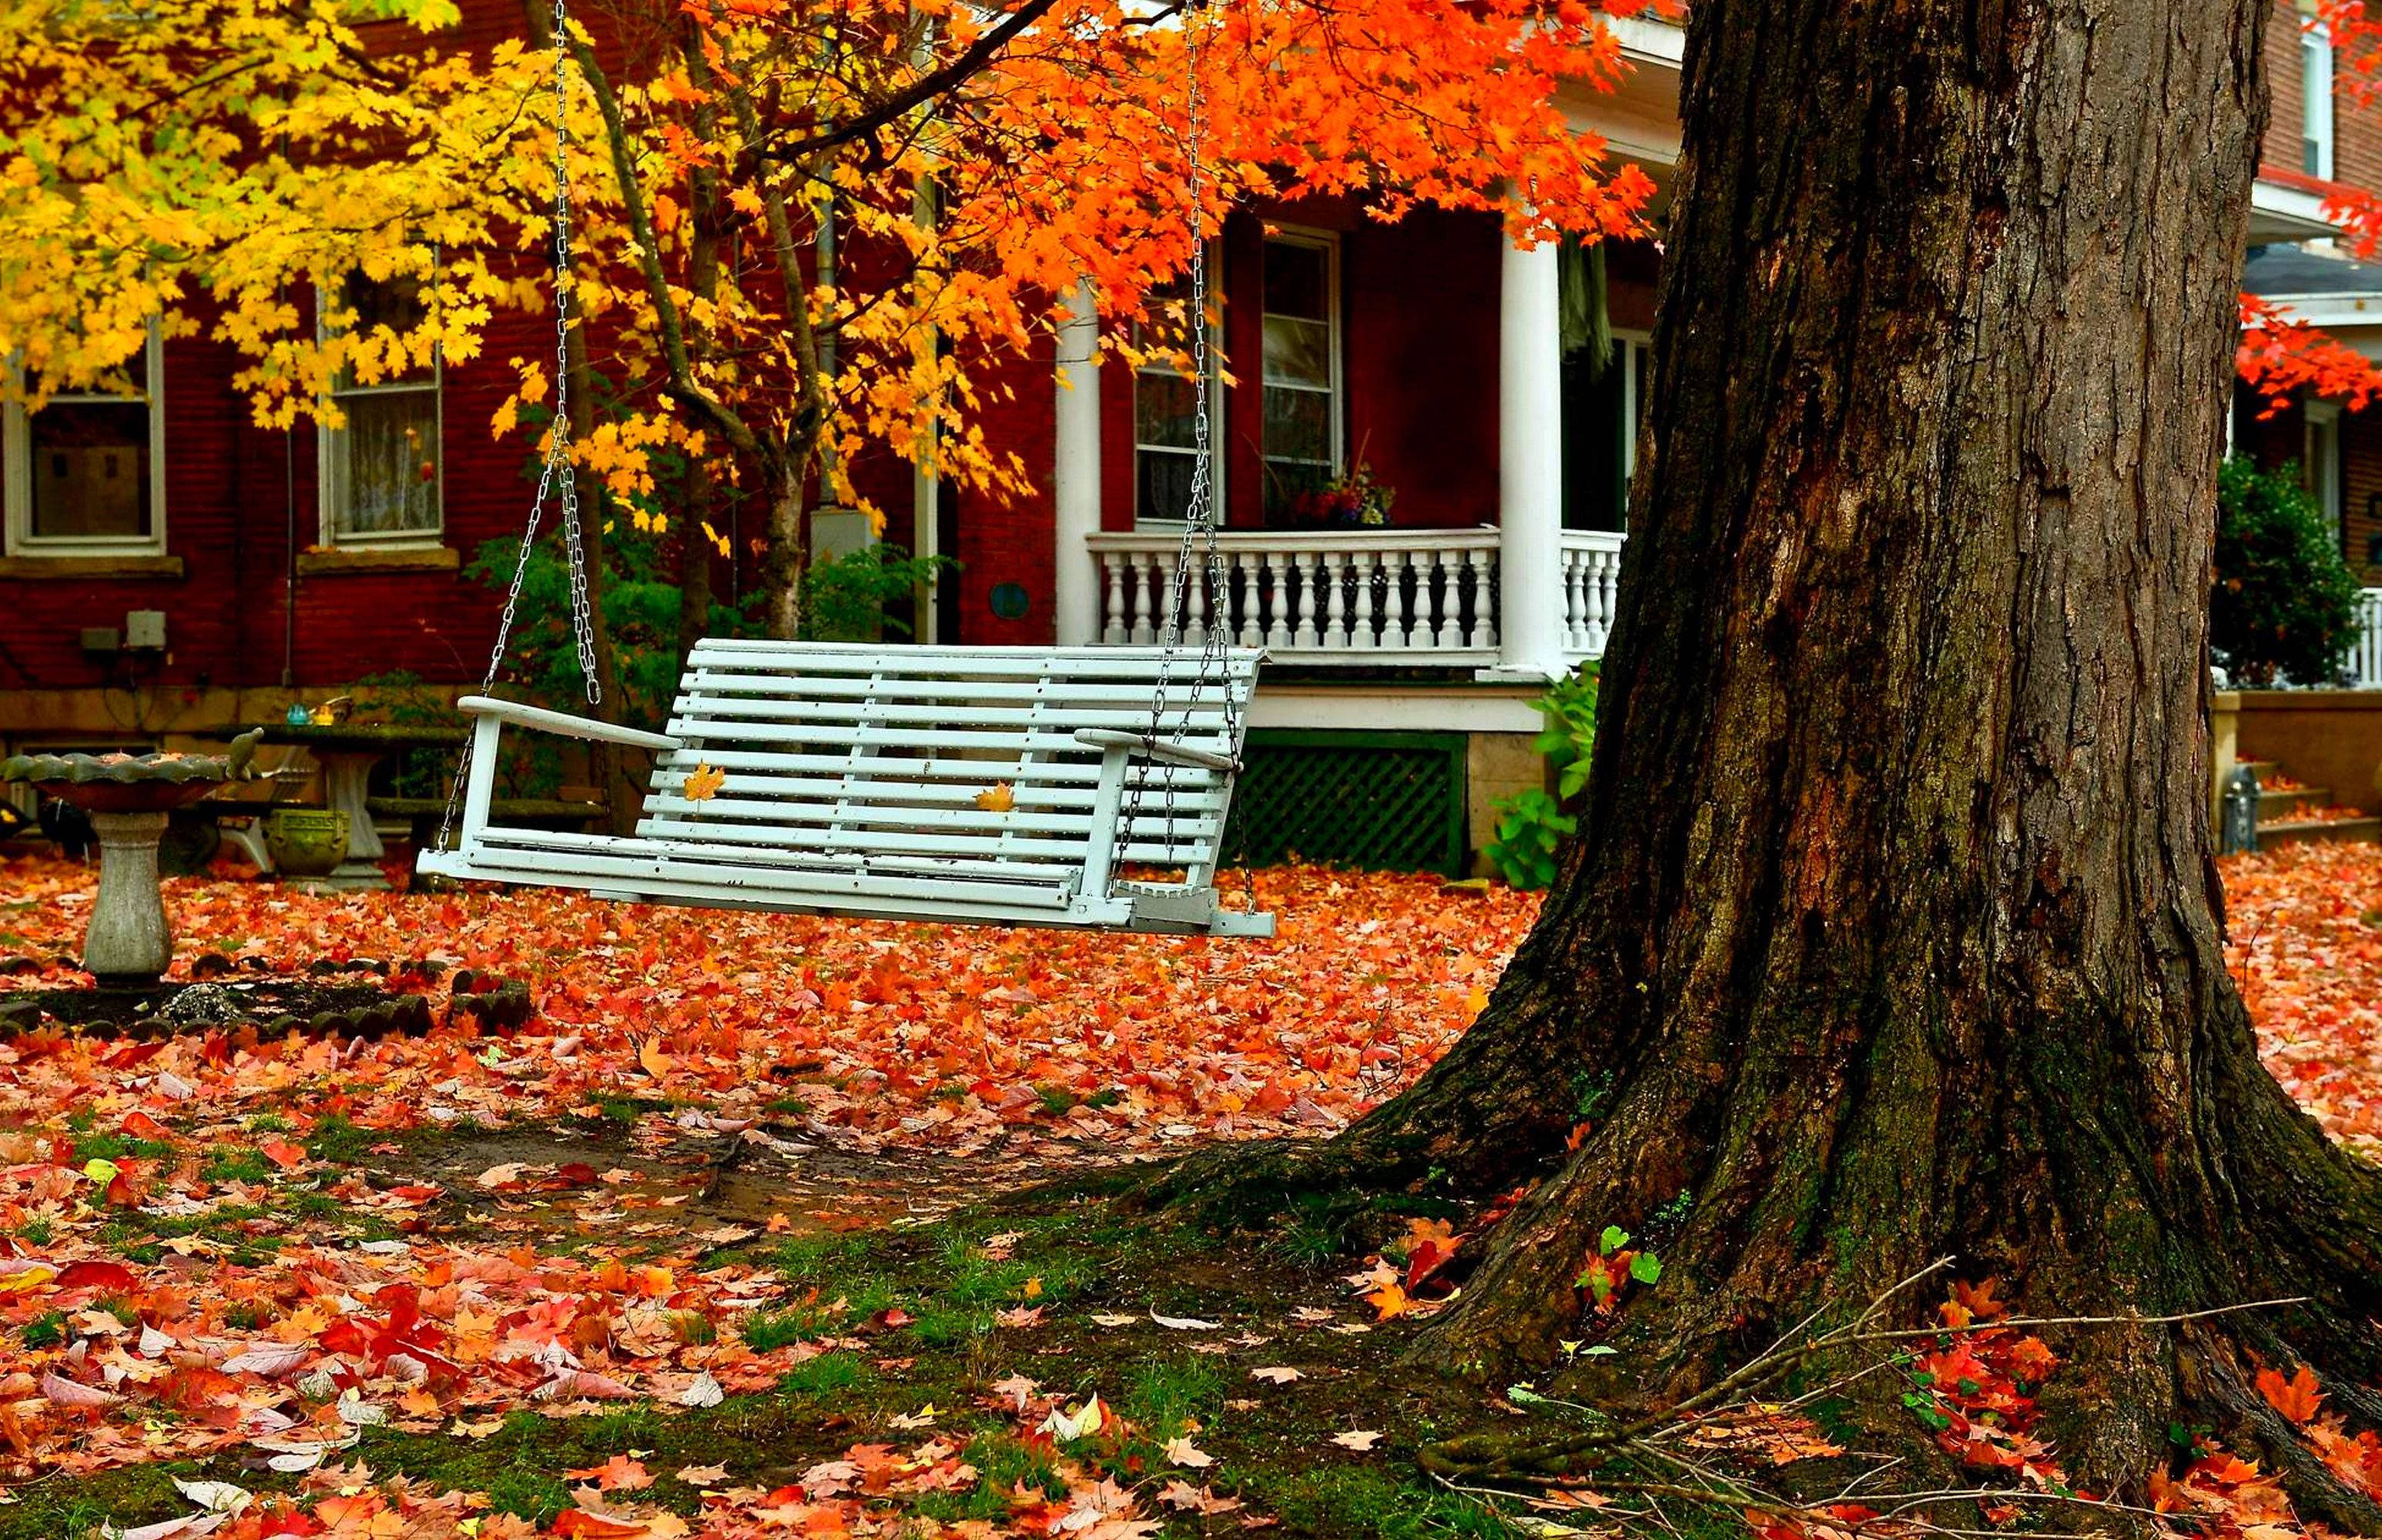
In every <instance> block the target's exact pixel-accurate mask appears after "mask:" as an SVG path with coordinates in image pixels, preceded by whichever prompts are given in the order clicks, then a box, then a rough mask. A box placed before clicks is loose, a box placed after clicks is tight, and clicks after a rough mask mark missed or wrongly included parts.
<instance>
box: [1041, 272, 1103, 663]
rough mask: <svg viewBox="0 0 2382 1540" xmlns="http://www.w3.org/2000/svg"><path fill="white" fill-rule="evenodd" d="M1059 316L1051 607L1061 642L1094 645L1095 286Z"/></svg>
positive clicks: (1071, 299) (1081, 291) (1077, 292)
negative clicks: (1090, 541)
mask: <svg viewBox="0 0 2382 1540" xmlns="http://www.w3.org/2000/svg"><path fill="white" fill-rule="evenodd" d="M1060 315H1061V320H1060V323H1059V349H1058V351H1059V367H1058V404H1057V422H1056V433H1055V434H1054V436H1055V438H1056V440H1057V446H1058V456H1057V459H1058V465H1057V468H1056V470H1055V471H1054V472H1053V474H1052V477H1051V503H1052V505H1053V512H1054V515H1055V517H1054V518H1053V519H1052V526H1053V538H1054V539H1055V540H1056V541H1057V543H1058V550H1057V552H1056V556H1057V564H1056V568H1055V570H1056V572H1057V578H1056V581H1054V583H1053V584H1052V589H1051V595H1050V609H1051V615H1052V617H1053V620H1054V622H1055V624H1056V629H1057V632H1058V642H1059V645H1060V646H1062V647H1088V646H1090V645H1091V644H1092V643H1094V642H1098V641H1099V639H1100V569H1099V564H1098V563H1097V562H1095V561H1094V560H1093V559H1092V553H1091V547H1090V545H1089V544H1088V541H1089V538H1090V537H1091V536H1092V535H1094V534H1097V533H1099V528H1100V365H1099V341H1100V318H1099V311H1098V310H1097V309H1096V308H1095V304H1094V301H1093V298H1092V288H1091V286H1090V285H1089V284H1083V285H1079V286H1078V287H1076V288H1075V289H1074V292H1073V293H1071V294H1069V295H1068V296H1067V298H1066V300H1065V302H1064V304H1063V305H1062V308H1061V311H1060Z"/></svg>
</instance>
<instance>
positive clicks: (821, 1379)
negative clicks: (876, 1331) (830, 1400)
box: [778, 1351, 877, 1397]
mask: <svg viewBox="0 0 2382 1540" xmlns="http://www.w3.org/2000/svg"><path fill="white" fill-rule="evenodd" d="M876 1379H877V1371H876V1370H874V1369H871V1368H870V1367H869V1366H868V1365H867V1364H866V1363H862V1362H861V1361H860V1356H859V1355H858V1354H857V1353H849V1352H842V1351H836V1352H831V1353H821V1354H819V1355H818V1356H817V1358H806V1359H804V1360H803V1361H802V1362H801V1363H797V1364H795V1365H794V1366H793V1367H792V1368H791V1369H789V1370H787V1371H786V1373H785V1375H784V1377H783V1378H781V1379H780V1380H779V1381H778V1389H779V1392H780V1394H783V1395H788V1396H810V1397H821V1396H837V1395H841V1394H843V1393H845V1392H847V1391H852V1390H857V1389H860V1388H861V1387H863V1386H866V1385H871V1384H874V1383H875V1382H876Z"/></svg>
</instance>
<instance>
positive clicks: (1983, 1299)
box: [1952, 1278, 2009, 1321]
mask: <svg viewBox="0 0 2382 1540" xmlns="http://www.w3.org/2000/svg"><path fill="white" fill-rule="evenodd" d="M1996 1287H1997V1285H1996V1284H1995V1280H1994V1279H1992V1278H1987V1279H1986V1280H1985V1281H1984V1282H1983V1283H1980V1284H1975V1285H1971V1284H1966V1283H1961V1282H1959V1281H1958V1280H1955V1281H1954V1282H1953V1284H1952V1298H1953V1299H1955V1300H1957V1301H1958V1302H1959V1304H1960V1306H1961V1308H1962V1309H1964V1310H1966V1311H1967V1312H1968V1313H1969V1314H1971V1315H1972V1316H1974V1317H1975V1318H1976V1319H1978V1320H1980V1321H1990V1320H1992V1319H1993V1318H1994V1317H1995V1316H1996V1315H2000V1314H2006V1313H2007V1312H2008V1309H2009V1306H2008V1305H2006V1304H2004V1303H2003V1302H2001V1301H1999V1300H1997V1299H1995V1298H1994V1289H1995V1288H1996Z"/></svg>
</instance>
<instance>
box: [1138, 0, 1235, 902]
mask: <svg viewBox="0 0 2382 1540" xmlns="http://www.w3.org/2000/svg"><path fill="white" fill-rule="evenodd" d="M1199 44H1200V38H1199V10H1198V5H1197V0H1192V3H1191V5H1190V6H1189V7H1188V8H1186V9H1185V12H1184V18H1183V57H1184V73H1185V84H1184V100H1185V133H1184V158H1185V161H1186V162H1187V163H1188V168H1189V176H1188V177H1187V180H1188V183H1189V189H1190V210H1189V223H1190V228H1191V302H1190V307H1189V311H1190V323H1191V402H1192V413H1193V422H1192V430H1191V432H1192V441H1191V442H1192V449H1193V453H1192V458H1191V495H1190V498H1189V501H1188V503H1187V505H1186V506H1185V508H1184V519H1183V539H1182V543H1181V544H1180V545H1179V546H1178V547H1177V548H1176V550H1175V554H1174V575H1173V583H1172V584H1171V586H1170V589H1169V592H1168V593H1167V595H1166V625H1165V629H1164V632H1163V635H1162V636H1161V638H1160V653H1159V659H1158V684H1157V688H1156V690H1155V691H1153V692H1152V694H1151V698H1150V706H1149V732H1148V741H1149V742H1151V743H1153V744H1154V743H1157V742H1159V741H1160V739H1162V737H1163V736H1164V735H1165V722H1166V712H1167V694H1168V691H1169V690H1170V688H1171V687H1172V683H1173V667H1174V658H1175V655H1176V654H1178V653H1180V652H1181V651H1182V650H1183V644H1184V639H1185V636H1186V635H1187V634H1188V633H1189V629H1190V626H1191V624H1192V618H1193V617H1192V614H1191V590H1192V587H1193V584H1192V582H1191V581H1190V580H1191V575H1192V572H1193V570H1194V568H1193V566H1192V558H1193V555H1194V552H1195V551H1196V550H1197V548H1198V547H1199V546H1200V545H1201V544H1203V543H1204V544H1205V547H1206V550H1205V553H1204V555H1205V560H1204V561H1203V562H1202V564H1201V568H1200V569H1201V570H1202V571H1203V572H1204V575H1205V579H1206V581H1205V582H1204V583H1203V584H1202V585H1200V600H1201V604H1202V607H1203V608H1204V610H1205V612H1206V613H1205V615H1204V616H1203V617H1201V618H1200V621H1199V623H1200V626H1201V632H1200V648H1199V667H1198V672H1197V674H1195V675H1194V676H1193V678H1192V680H1191V694H1190V697H1189V699H1187V700H1185V702H1184V703H1183V706H1182V715H1181V717H1180V718H1179V720H1178V721H1177V722H1176V724H1175V735H1176V736H1177V737H1187V736H1188V735H1189V733H1190V730H1191V721H1192V717H1193V715H1194V714H1195V713H1196V712H1197V710H1198V706H1199V701H1200V697H1201V696H1202V695H1203V694H1204V693H1205V692H1206V691H1207V688H1208V686H1209V683H1210V682H1211V681H1221V685H1222V695H1223V710H1224V741H1225V743H1226V745H1227V746H1228V747H1230V746H1232V745H1234V744H1237V743H1238V742H1239V741H1240V737H1241V734H1240V701H1239V698H1238V695H1237V693H1236V691H1235V690H1234V681H1233V678H1232V638H1231V636H1229V635H1228V634H1227V633H1226V629H1225V624H1224V622H1225V620H1226V617H1228V616H1229V615H1230V613H1231V610H1232V605H1231V604H1230V603H1229V599H1230V595H1229V594H1228V593H1226V592H1225V586H1224V585H1225V584H1226V582H1227V581H1230V580H1229V579H1228V578H1227V576H1226V574H1225V571H1224V558H1223V553H1222V550H1221V548H1220V547H1219V546H1218V544H1217V538H1216V527H1217V523H1218V518H1217V511H1216V489H1215V446H1214V445H1213V444H1212V443H1211V442H1210V431H1211V425H1210V422H1209V415H1210V408H1211V401H1210V397H1209V392H1210V391H1211V389H1212V388H1213V385H1214V378H1213V375H1214V365H1213V361H1212V360H1211V358H1210V357H1209V335H1208V241H1207V235H1206V227H1205V226H1206V215H1207V196H1206V194H1207V186H1206V180H1205V177H1203V175H1202V172H1201V167H1200V157H1201V155H1202V153H1204V151H1205V148H1206V140H1207V114H1206V108H1207V103H1206V100H1205V98H1204V96H1203V94H1202V92H1201V86H1200V78H1199ZM1182 770H1183V767H1182V766H1181V765H1177V764H1160V762H1159V761H1157V760H1155V759H1152V760H1150V761H1148V770H1147V772H1146V773H1145V774H1144V776H1142V777H1140V778H1139V779H1136V780H1135V781H1133V782H1132V783H1131V784H1130V785H1129V786H1128V787H1127V788H1126V795H1125V798H1124V801H1123V809H1122V814H1121V816H1122V819H1123V823H1122V825H1121V827H1120V829H1119V836H1120V837H1119V840H1118V844H1119V846H1120V847H1123V846H1125V845H1129V844H1131V843H1132V838H1133V829H1134V825H1135V824H1136V823H1137V822H1138V821H1139V820H1140V818H1141V816H1142V812H1143V806H1144V798H1145V794H1146V791H1147V788H1148V778H1149V776H1150V775H1156V776H1160V777H1162V779H1161V782H1160V784H1161V785H1162V787H1163V788H1164V802H1163V806H1162V812H1161V814H1160V816H1161V817H1162V818H1163V819H1164V821H1165V829H1166V838H1165V843H1166V844H1167V845H1168V846H1169V847H1170V848H1171V847H1172V846H1173V843H1174V824H1175V790H1176V781H1177V779H1178V777H1179V776H1180V775H1181V774H1182ZM1217 843H1218V855H1219V856H1220V857H1221V856H1222V834H1221V832H1220V833H1219V835H1218V841H1217ZM1119 865H1122V862H1120V863H1119ZM1112 870H1113V868H1112ZM1243 871H1244V874H1245V876H1246V881H1247V884H1248V897H1249V907H1250V908H1251V909H1252V910H1254V909H1255V908H1256V907H1257V888H1256V878H1255V876H1254V875H1253V874H1247V870H1246V862H1245V863H1244V865H1243ZM1112 880H1113V879H1112Z"/></svg>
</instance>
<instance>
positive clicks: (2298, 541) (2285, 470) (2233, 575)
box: [2208, 455, 2358, 686]
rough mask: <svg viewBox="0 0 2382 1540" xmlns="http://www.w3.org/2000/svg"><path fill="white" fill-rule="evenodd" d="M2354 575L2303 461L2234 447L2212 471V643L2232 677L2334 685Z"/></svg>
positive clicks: (2348, 627)
mask: <svg viewBox="0 0 2382 1540" xmlns="http://www.w3.org/2000/svg"><path fill="white" fill-rule="evenodd" d="M2357 604H2358V583H2357V579H2356V577H2355V576H2354V575H2353V574H2351V571H2350V570H2349V566H2348V564H2347V563H2346V562H2344V561H2342V560H2341V558H2340V551H2339V544H2338V541H2337V539H2336V537H2335V535H2334V532H2333V531H2332V529H2331V527H2330V526H2329V525H2327V523H2326V522H2325V519H2324V514H2323V512H2322V510H2320V509H2319V508H2318V507H2316V503H2315V499H2314V497H2311V496H2310V495H2308V494H2307V492H2306V490H2305V489H2304V488H2302V486H2301V485H2300V478H2299V468H2298V467H2297V466H2295V465H2285V466H2282V467H2280V468H2278V469H2276V470H2273V471H2262V470H2260V469H2259V468H2258V467H2257V466H2256V465H2255V464H2253V462H2252V461H2251V460H2250V459H2249V458H2246V457H2244V456H2240V455H2236V456H2234V457H2233V458H2229V459H2228V460H2227V461H2226V462H2225V463H2224V464H2223V465H2222V466H2220V467H2218V469H2217V472H2216V586H2215V588H2214V589H2213V590H2212V592H2211V593H2210V594H2209V603H2208V643H2209V647H2210V649H2211V651H2212V652H2213V653H2214V654H2216V661H2217V662H2218V663H2220V664H2222V665H2223V666H2224V667H2225V670H2226V673H2227V675H2228V676H2229V678H2230V679H2231V681H2232V682H2233V683H2234V684H2236V685H2253V686H2254V685H2270V684H2274V683H2277V682H2278V680H2283V679H2288V680H2289V681H2290V682H2291V683H2294V684H2330V683H2332V682H2333V681H2334V680H2336V679H2338V678H2339V676H2340V671H2341V664H2342V659H2343V657H2344V655H2345V654H2347V653H2348V651H2349V647H2350V643H2351V641H2352V639H2353V638H2354V637H2355V635H2356V629H2357Z"/></svg>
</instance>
